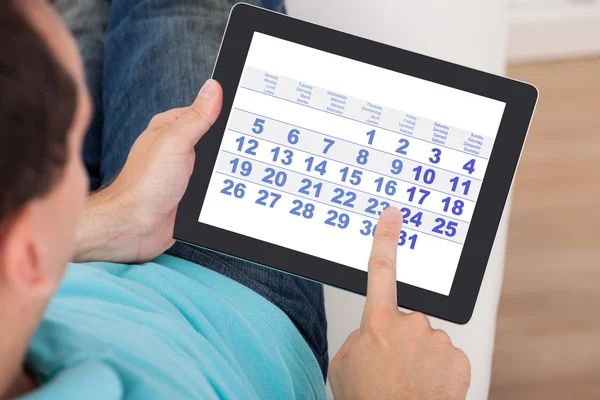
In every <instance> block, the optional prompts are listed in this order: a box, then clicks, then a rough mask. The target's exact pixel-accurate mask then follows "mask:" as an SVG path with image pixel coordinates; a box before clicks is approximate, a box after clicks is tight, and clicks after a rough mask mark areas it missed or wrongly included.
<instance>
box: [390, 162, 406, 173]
mask: <svg viewBox="0 0 600 400" xmlns="http://www.w3.org/2000/svg"><path fill="white" fill-rule="evenodd" d="M403 166H404V165H403V164H402V160H400V159H395V160H394V161H392V169H390V172H391V173H392V174H394V175H398V174H399V173H400V172H402V167H403Z"/></svg>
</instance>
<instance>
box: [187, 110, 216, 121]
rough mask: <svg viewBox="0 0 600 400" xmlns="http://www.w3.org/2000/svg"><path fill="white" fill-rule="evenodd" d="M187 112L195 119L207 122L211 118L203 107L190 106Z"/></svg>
mask: <svg viewBox="0 0 600 400" xmlns="http://www.w3.org/2000/svg"><path fill="white" fill-rule="evenodd" d="M186 112H187V114H188V115H189V116H190V117H191V118H192V119H194V120H195V121H199V122H205V123H207V122H208V120H209V119H210V118H209V115H208V113H207V112H206V110H205V109H204V108H203V107H193V106H192V107H188V109H187V111H186Z"/></svg>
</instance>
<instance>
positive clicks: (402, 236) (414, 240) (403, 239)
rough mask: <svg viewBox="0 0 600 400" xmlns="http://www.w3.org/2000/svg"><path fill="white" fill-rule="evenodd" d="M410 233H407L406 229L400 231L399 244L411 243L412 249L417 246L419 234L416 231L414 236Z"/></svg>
mask: <svg viewBox="0 0 600 400" xmlns="http://www.w3.org/2000/svg"><path fill="white" fill-rule="evenodd" d="M407 236H408V233H406V231H404V230H403V231H400V237H399V238H398V246H404V245H405V244H407V243H409V247H410V249H411V250H414V249H415V246H416V245H417V238H418V235H417V234H416V233H415V234H414V235H412V236H408V238H407Z"/></svg>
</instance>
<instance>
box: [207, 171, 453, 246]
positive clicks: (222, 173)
mask: <svg viewBox="0 0 600 400" xmlns="http://www.w3.org/2000/svg"><path fill="white" fill-rule="evenodd" d="M215 173H217V174H220V175H225V176H227V177H230V178H234V179H237V180H240V181H244V182H247V183H250V184H252V185H256V186H261V187H264V188H267V189H269V190H271V191H274V192H278V193H283V194H287V195H290V196H293V197H299V198H302V199H305V200H309V201H310V202H312V203H319V204H322V205H325V206H327V207H328V208H335V209H338V210H341V211H343V212H345V213H351V214H356V215H359V216H361V217H363V218H368V219H371V220H373V221H377V220H378V218H376V217H372V216H368V215H364V214H361V213H358V212H356V211H353V210H350V209H347V208H342V207H339V206H336V205H333V204H329V203H325V202H323V201H320V200H315V199H314V198H312V197H308V196H304V195H300V194H296V193H289V192H286V191H284V190H281V189H277V188H273V187H272V186H268V185H263V184H261V183H257V182H253V181H251V180H249V179H245V178H242V177H239V176H237V175H231V174H229V173H225V172H221V171H215ZM402 230H405V231H412V232H415V233H417V234H423V235H428V236H431V237H434V238H436V239H442V240H446V241H448V242H451V243H454V244H459V245H461V244H463V243H461V242H459V241H455V240H451V239H448V238H445V237H442V236H438V235H433V234H431V233H429V232H425V231H421V230H418V229H414V228H411V227H407V226H402Z"/></svg>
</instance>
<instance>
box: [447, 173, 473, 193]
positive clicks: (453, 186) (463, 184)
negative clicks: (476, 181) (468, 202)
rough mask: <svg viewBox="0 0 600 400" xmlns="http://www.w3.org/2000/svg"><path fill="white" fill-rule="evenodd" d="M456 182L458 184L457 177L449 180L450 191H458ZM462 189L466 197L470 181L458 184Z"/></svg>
mask: <svg viewBox="0 0 600 400" xmlns="http://www.w3.org/2000/svg"><path fill="white" fill-rule="evenodd" d="M458 182H459V178H458V176H455V177H454V178H452V179H450V183H451V184H452V191H453V192H456V189H458ZM460 185H461V186H462V187H463V188H464V189H463V194H464V195H465V196H466V195H468V194H469V189H470V188H471V181H464V182H463V183H461V184H460Z"/></svg>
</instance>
